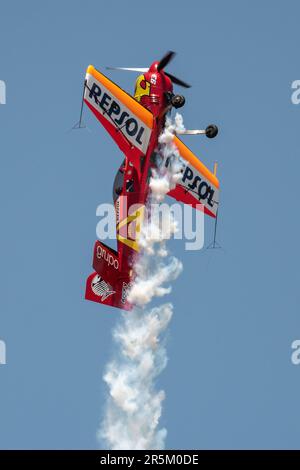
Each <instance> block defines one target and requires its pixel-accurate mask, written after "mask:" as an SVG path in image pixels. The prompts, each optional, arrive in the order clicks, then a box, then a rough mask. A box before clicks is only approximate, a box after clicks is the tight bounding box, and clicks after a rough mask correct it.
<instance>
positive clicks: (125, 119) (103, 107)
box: [79, 51, 219, 310]
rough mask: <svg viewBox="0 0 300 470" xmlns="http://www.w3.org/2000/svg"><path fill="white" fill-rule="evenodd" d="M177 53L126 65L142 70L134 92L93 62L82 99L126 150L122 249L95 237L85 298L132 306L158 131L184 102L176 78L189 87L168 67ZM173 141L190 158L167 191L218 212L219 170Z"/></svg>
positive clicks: (119, 187)
mask: <svg viewBox="0 0 300 470" xmlns="http://www.w3.org/2000/svg"><path fill="white" fill-rule="evenodd" d="M173 56H174V52H171V51H170V52H168V53H167V54H166V55H165V56H164V57H163V58H162V59H161V60H160V61H156V62H153V64H152V65H151V66H150V67H149V68H145V69H140V68H138V69H136V68H123V70H130V71H137V72H142V75H140V76H139V77H138V79H137V81H136V87H135V94H134V97H132V96H130V95H129V94H128V93H126V92H125V91H124V90H122V89H121V88H120V87H118V86H117V85H116V84H115V83H113V82H112V81H111V80H109V79H108V78H107V77H106V76H105V75H103V74H102V73H100V72H99V71H98V70H96V69H95V68H94V67H93V66H92V65H90V66H89V67H88V69H87V72H86V78H85V83H84V93H83V102H84V103H85V104H86V105H87V106H88V107H89V108H90V110H91V111H92V112H93V114H94V115H95V116H96V118H97V119H98V121H99V122H100V123H101V124H102V125H103V126H104V127H105V129H106V130H107V132H108V133H109V134H110V135H111V137H112V138H113V139H114V141H115V142H116V144H117V145H118V146H119V148H120V150H121V151H122V152H123V154H124V155H125V160H124V162H123V163H122V165H121V166H120V168H119V171H118V173H117V175H116V178H115V182H114V188H113V196H114V204H115V211H116V231H117V247H118V251H115V250H113V249H112V248H109V247H108V246H107V245H105V244H104V243H103V242H101V241H99V240H97V241H96V243H95V247H94V255H93V268H94V272H93V273H92V274H91V275H90V276H89V277H88V279H87V284H86V299H88V300H92V301H94V302H99V303H101V304H104V305H109V306H113V307H118V308H122V309H125V310H130V309H131V308H132V305H131V304H130V303H129V302H128V301H127V294H128V290H129V288H130V285H131V281H132V275H133V265H134V259H135V257H136V255H137V253H138V249H139V248H138V240H137V238H138V233H139V230H140V223H141V219H142V217H141V215H142V214H143V208H144V207H145V204H146V201H147V197H148V193H149V178H150V175H151V168H153V167H154V166H155V158H154V156H155V151H156V149H157V145H158V137H159V135H160V133H161V132H162V130H163V127H164V124H165V116H166V113H167V112H168V111H169V110H170V109H171V108H172V107H175V108H179V107H181V106H183V105H184V102H185V99H184V97H183V96H181V95H175V94H174V93H173V84H172V83H175V84H176V85H180V86H183V87H189V85H188V84H186V83H185V82H183V81H182V80H179V79H178V78H176V77H174V76H173V75H171V74H170V73H168V72H166V71H165V67H166V65H167V64H168V63H169V62H170V60H171V59H172V58H173ZM79 126H80V123H79ZM186 133H187V134H197V133H198V134H200V133H202V134H206V136H207V137H209V138H212V137H215V136H216V135H217V133H218V128H217V127H216V126H214V125H210V126H208V127H207V128H206V130H205V131H187V132H186ZM174 144H175V145H176V146H177V148H178V151H179V153H180V155H181V157H182V159H183V160H184V162H185V163H184V169H183V171H182V178H181V180H180V181H179V182H178V184H177V185H176V187H175V189H173V190H172V191H170V192H169V193H168V195H169V196H172V197H174V198H175V199H176V200H177V201H181V202H183V203H185V204H190V205H191V206H193V207H199V204H200V203H201V205H202V209H203V210H204V212H205V213H206V214H208V215H210V216H211V217H216V215H217V210H218V200H219V181H218V179H217V177H216V174H215V172H214V173H213V172H211V171H210V170H209V169H208V168H207V167H206V166H205V165H204V164H203V163H202V162H201V161H200V160H199V159H198V158H197V157H196V156H195V155H194V154H193V153H192V152H191V151H190V150H189V149H188V148H187V147H186V146H185V144H184V143H183V142H182V141H181V140H180V139H179V138H178V137H177V136H175V137H174Z"/></svg>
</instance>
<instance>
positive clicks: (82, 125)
mask: <svg viewBox="0 0 300 470" xmlns="http://www.w3.org/2000/svg"><path fill="white" fill-rule="evenodd" d="M85 87H86V80H84V84H83V92H82V98H81V108H80V116H79V121H78V122H77V123H76V124H75V125H74V126H73V127H72V129H85V128H86V125H85V124H84V122H83V120H82V114H83V98H84V91H85Z"/></svg>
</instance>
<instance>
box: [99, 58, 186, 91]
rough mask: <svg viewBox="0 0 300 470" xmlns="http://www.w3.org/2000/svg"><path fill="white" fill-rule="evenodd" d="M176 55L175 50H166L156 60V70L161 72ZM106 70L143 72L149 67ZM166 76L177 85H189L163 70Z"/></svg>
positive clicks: (110, 68) (111, 68) (109, 68)
mask: <svg viewBox="0 0 300 470" xmlns="http://www.w3.org/2000/svg"><path fill="white" fill-rule="evenodd" d="M175 55H176V52H174V51H168V52H167V53H166V54H165V55H164V56H163V58H162V59H161V60H160V61H159V62H158V64H157V71H158V72H161V71H162V70H164V68H165V67H166V66H167V65H168V64H169V63H170V62H171V60H173V58H174V57H175ZM106 68H107V69H108V70H126V71H129V72H140V73H145V72H148V70H149V67H148V68H147V67H106ZM164 73H165V74H166V75H167V76H168V77H169V79H170V80H171V81H172V82H173V83H175V84H176V85H179V86H182V87H184V88H190V87H191V85H189V84H188V83H186V82H184V81H183V80H180V78H177V77H175V75H172V74H171V73H169V72H164Z"/></svg>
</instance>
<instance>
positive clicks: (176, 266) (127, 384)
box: [99, 114, 183, 450]
mask: <svg viewBox="0 0 300 470" xmlns="http://www.w3.org/2000/svg"><path fill="white" fill-rule="evenodd" d="M177 129H180V130H182V129H183V123H182V117H181V116H180V115H179V114H176V117H175V122H174V124H173V123H172V122H171V121H170V120H167V122H166V126H165V129H164V132H163V133H162V134H161V136H160V138H159V146H160V148H159V149H158V150H159V152H158V153H159V155H160V158H161V164H160V165H159V168H158V169H157V170H155V171H154V172H153V176H152V178H151V180H150V198H149V203H150V204H157V203H160V202H162V201H163V199H164V197H165V195H166V194H167V193H168V192H169V190H170V189H172V188H173V187H174V186H175V184H176V181H177V180H178V178H179V177H180V170H181V167H182V164H181V163H180V161H179V154H178V151H177V149H176V147H175V145H174V144H173V137H174V132H175V131H176V130H177ZM167 159H169V165H168V168H167V167H166V165H165V163H166V161H167ZM164 217H165V218H164V220H161V219H160V217H159V214H157V212H155V211H154V213H152V214H151V219H150V220H149V223H148V224H145V225H144V228H143V229H142V234H141V238H140V242H139V243H140V246H141V251H142V254H141V256H140V257H139V260H138V262H137V265H136V266H135V271H136V279H135V282H134V284H133V286H132V288H131V291H130V293H129V301H130V302H133V303H134V304H135V305H136V306H137V307H135V308H134V310H133V311H131V312H127V313H123V314H122V318H121V321H120V322H119V324H118V325H117V327H116V328H115V330H114V332H113V337H114V341H115V343H116V345H117V347H118V353H117V354H116V357H115V358H114V359H113V360H112V361H111V362H110V363H109V364H108V365H107V368H106V372H105V375H104V381H105V382H106V384H107V385H108V388H109V397H108V401H107V405H106V409H105V416H104V420H103V423H102V426H101V429H100V431H99V438H100V439H101V440H104V441H105V444H106V445H107V446H108V448H109V449H112V450H117V449H122V450H126V449H132V450H135V449H142V450H147V449H164V443H165V438H166V435H167V431H166V429H164V428H162V429H159V428H158V426H159V419H160V417H161V414H162V402H163V400H164V398H165V393H164V391H162V390H160V391H156V390H155V379H156V377H157V376H158V375H159V374H160V373H161V371H162V370H163V369H164V368H165V366H166V364H167V355H166V349H165V345H164V338H162V334H163V333H164V332H165V330H166V328H167V326H168V324H169V322H170V320H171V317H172V314H173V306H172V304H170V303H167V304H163V305H160V306H159V307H155V308H147V306H148V304H149V302H150V301H151V300H152V299H153V298H155V297H162V296H163V295H165V294H168V293H169V292H170V291H171V286H169V285H168V286H166V284H167V283H169V282H171V281H172V280H174V279H176V277H177V276H178V275H179V273H180V272H181V270H182V264H181V262H180V261H178V260H177V259H176V258H175V257H169V258H168V257H167V255H168V252H167V249H166V239H168V238H170V236H171V235H172V234H173V233H174V232H175V231H176V223H175V221H174V219H173V217H172V216H171V215H170V213H168V214H167V215H165V216H164Z"/></svg>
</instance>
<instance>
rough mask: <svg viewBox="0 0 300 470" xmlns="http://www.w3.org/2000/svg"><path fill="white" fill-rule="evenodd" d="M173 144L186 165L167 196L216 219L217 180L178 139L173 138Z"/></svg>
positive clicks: (217, 203) (217, 200)
mask: <svg viewBox="0 0 300 470" xmlns="http://www.w3.org/2000/svg"><path fill="white" fill-rule="evenodd" d="M173 142H174V144H175V145H176V147H177V149H178V151H179V153H180V156H181V157H182V158H183V160H185V162H186V164H185V167H184V170H183V173H182V177H181V179H180V180H179V181H178V183H177V185H176V187H175V189H172V190H171V191H170V192H169V193H168V195H169V196H172V197H174V198H175V199H176V200H177V201H181V202H184V203H185V204H190V205H192V206H193V207H195V208H197V209H201V208H202V209H204V211H205V213H206V214H208V215H210V216H211V217H216V215H217V210H218V205H219V186H220V184H219V180H218V178H217V177H216V175H214V174H213V173H212V172H211V171H210V170H209V169H208V168H207V167H206V166H205V165H204V164H203V163H202V162H201V161H200V160H198V158H197V157H196V155H194V154H193V152H191V150H190V149H189V148H188V147H187V146H186V145H184V143H183V142H182V141H181V140H180V139H178V137H176V136H175V137H174V141H173ZM200 204H201V205H202V206H199V205H200Z"/></svg>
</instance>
